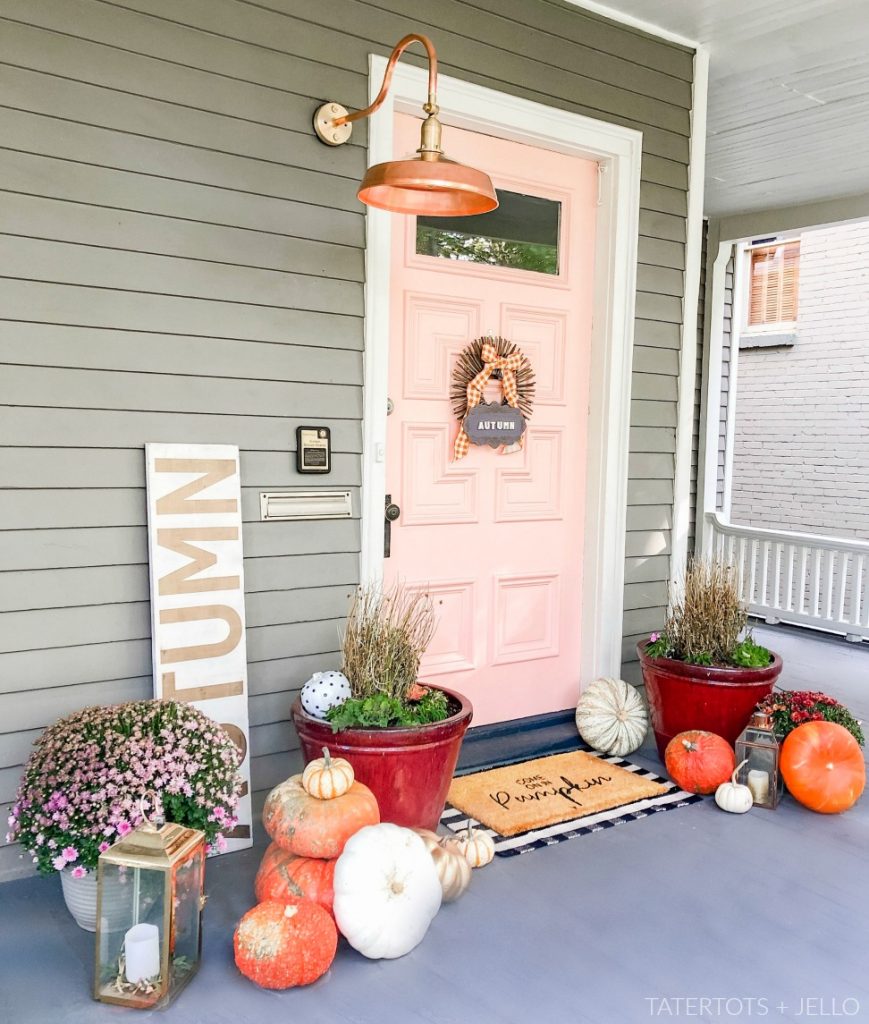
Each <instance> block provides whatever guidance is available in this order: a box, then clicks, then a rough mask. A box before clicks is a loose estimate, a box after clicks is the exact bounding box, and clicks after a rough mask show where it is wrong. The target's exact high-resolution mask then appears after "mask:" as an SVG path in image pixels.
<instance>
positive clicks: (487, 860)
mask: <svg viewBox="0 0 869 1024" xmlns="http://www.w3.org/2000/svg"><path fill="white" fill-rule="evenodd" d="M442 845H443V846H446V847H447V848H448V849H454V850H457V851H458V852H459V853H461V855H462V856H463V857H464V858H465V860H466V861H467V862H468V863H469V864H470V865H471V867H472V868H484V867H485V866H486V865H487V864H491V863H492V861H493V860H494V859H495V840H494V839H492V837H491V836H490V835H489V833H488V832H483V831H482V830H481V829H479V828H471V826H470V825H468V827H467V829H466V830H465V831H464V832H460V833H459V834H458V835H457V836H454V837H450V838H448V839H444V840H443V841H442Z"/></svg>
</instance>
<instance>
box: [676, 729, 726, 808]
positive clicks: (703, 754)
mask: <svg viewBox="0 0 869 1024" xmlns="http://www.w3.org/2000/svg"><path fill="white" fill-rule="evenodd" d="M664 764H665V765H666V766H667V773H668V774H669V775H670V778H672V779H673V781H674V782H675V783H676V785H677V786H680V787H681V788H682V789H684V790H686V791H687V792H689V793H704V794H706V793H714V792H715V790H716V789H718V787H719V786H720V785H721V783H722V782H727V780H728V779H729V778H730V776H731V775H732V774H733V769H734V768H735V767H736V755H735V754H734V753H733V748H732V747H731V746H730V744H729V743H728V742H727V740H724V739H722V738H721V737H720V736H716V735H715V733H714V732H703V730H701V729H689V730H688V731H687V732H680V733H679V734H678V735H677V736H674V737H673V738H672V739H671V740H670V742H669V743H668V744H667V749H666V750H665V751H664Z"/></svg>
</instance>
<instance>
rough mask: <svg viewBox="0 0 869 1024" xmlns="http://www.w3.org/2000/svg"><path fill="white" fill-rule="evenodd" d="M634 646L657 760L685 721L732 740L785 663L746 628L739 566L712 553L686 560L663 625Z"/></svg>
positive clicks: (766, 693)
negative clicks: (641, 672)
mask: <svg viewBox="0 0 869 1024" xmlns="http://www.w3.org/2000/svg"><path fill="white" fill-rule="evenodd" d="M637 652H638V654H639V656H640V664H641V666H642V670H643V681H644V682H645V684H646V696H647V697H648V700H649V710H650V712H651V718H652V727H653V729H654V732H655V742H656V743H657V746H658V753H659V754H660V756H661V759H662V760H663V757H664V750H665V749H666V747H667V744H668V743H669V742H670V740H671V739H672V738H673V737H674V736H675V735H676V734H677V733H680V732H683V731H685V730H686V729H705V730H706V731H708V732H713V733H716V734H717V735H718V736H722V737H723V738H724V739H726V740H727V742H728V743H731V744H732V743H734V742H735V741H736V738H737V736H738V735H739V733H740V732H741V731H742V730H743V728H744V727H745V725H746V723H747V722H748V720H749V718H750V717H751V715H752V712H753V711H754V709H755V706H756V705H757V704H758V702H759V701H762V700H763V699H764V698H765V697H766V696H767V695H768V694H769V693H770V691H771V690H772V688H773V686H774V685H775V681H776V679H777V678H778V677H779V674H780V673H781V669H782V661H781V658H780V657H779V656H778V655H777V654H773V653H772V652H771V651H768V650H767V649H766V648H765V647H762V646H760V645H759V644H757V643H755V641H754V639H753V637H752V635H751V632H750V630H749V629H748V609H747V607H746V606H745V604H744V603H743V602H742V600H741V598H740V596H739V584H738V580H737V574H736V570H735V569H734V568H733V567H732V566H730V565H728V564H726V563H725V562H721V561H717V560H714V559H713V560H700V559H695V560H694V561H692V562H691V564H690V565H689V566H688V569H687V571H686V573H685V578H684V580H683V581H682V583H681V585H680V586H678V587H677V588H676V592H675V593H674V595H673V599H672V600H671V603H670V608H669V611H668V614H667V621H666V624H665V626H664V628H663V630H662V631H661V632H660V633H653V634H652V635H651V637H650V638H649V639H648V640H642V641H640V643H639V644H638V645H637Z"/></svg>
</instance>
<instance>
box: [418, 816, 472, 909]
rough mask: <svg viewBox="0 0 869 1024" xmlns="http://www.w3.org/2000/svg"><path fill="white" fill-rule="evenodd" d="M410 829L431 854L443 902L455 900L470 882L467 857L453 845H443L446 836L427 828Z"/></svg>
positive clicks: (446, 840) (446, 839)
mask: <svg viewBox="0 0 869 1024" xmlns="http://www.w3.org/2000/svg"><path fill="white" fill-rule="evenodd" d="M411 831H413V832H416V834H417V835H418V836H419V837H420V839H422V841H423V842H424V843H425V845H426V849H427V850H428V852H429V853H430V854H431V859H432V860H433V861H434V866H435V867H436V868H437V873H438V879H439V880H440V883H441V890H442V891H443V902H444V903H453V902H455V901H456V900H457V899H458V898H459V896H461V895H462V894H463V893H464V891H465V889H467V888H468V886H469V885H470V883H471V865H470V864H469V863H468V859H467V858H466V857H465V855H464V854H463V853H461V852H460V851H459V850H457V849H456V847H455V846H446V845H445V843H446V842H448V841H449V840H448V837H446V836H439V835H438V834H437V833H436V832H430V831H429V830H428V829H427V828H415V829H412V830H411Z"/></svg>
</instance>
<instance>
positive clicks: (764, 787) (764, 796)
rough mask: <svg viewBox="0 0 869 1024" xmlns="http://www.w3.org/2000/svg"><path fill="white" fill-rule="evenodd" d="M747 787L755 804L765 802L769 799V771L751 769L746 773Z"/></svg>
mask: <svg viewBox="0 0 869 1024" xmlns="http://www.w3.org/2000/svg"><path fill="white" fill-rule="evenodd" d="M748 788H749V789H750V790H751V796H752V798H753V800H754V802H755V803H756V804H765V803H766V802H767V800H768V799H769V773H768V772H762V771H759V770H757V769H752V770H751V771H750V772H749V773H748Z"/></svg>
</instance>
